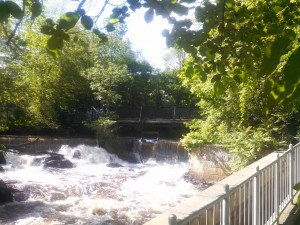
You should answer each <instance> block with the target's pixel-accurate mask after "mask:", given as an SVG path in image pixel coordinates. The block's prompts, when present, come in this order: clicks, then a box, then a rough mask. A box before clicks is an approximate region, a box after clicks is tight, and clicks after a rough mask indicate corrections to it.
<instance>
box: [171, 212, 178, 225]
mask: <svg viewBox="0 0 300 225" xmlns="http://www.w3.org/2000/svg"><path fill="white" fill-rule="evenodd" d="M169 225H177V216H176V215H174V214H171V215H170V216H169Z"/></svg>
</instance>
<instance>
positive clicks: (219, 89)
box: [214, 81, 226, 97]
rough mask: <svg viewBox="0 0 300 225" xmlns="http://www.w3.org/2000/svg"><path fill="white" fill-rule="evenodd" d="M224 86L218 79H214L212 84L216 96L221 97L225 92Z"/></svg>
mask: <svg viewBox="0 0 300 225" xmlns="http://www.w3.org/2000/svg"><path fill="white" fill-rule="evenodd" d="M225 90H226V88H225V86H224V84H222V83H221V82H220V81H216V82H215V84H214V94H215V95H216V96H217V97H221V96H222V95H223V94H224V93H225Z"/></svg>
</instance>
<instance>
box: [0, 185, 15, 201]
mask: <svg viewBox="0 0 300 225" xmlns="http://www.w3.org/2000/svg"><path fill="white" fill-rule="evenodd" d="M13 193H14V189H13V188H11V187H8V186H7V184H6V183H5V182H4V181H3V180H0V205H2V204H5V203H8V202H13V200H14V198H13Z"/></svg>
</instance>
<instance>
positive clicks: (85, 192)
mask: <svg viewBox="0 0 300 225" xmlns="http://www.w3.org/2000/svg"><path fill="white" fill-rule="evenodd" d="M75 151H79V152H80V158H79V159H74V158H72V156H73V154H74V152H75ZM59 153H61V154H64V155H65V157H66V158H69V159H70V160H71V161H72V162H73V163H75V165H76V166H75V168H72V169H53V168H43V166H42V164H41V163H40V162H41V161H42V160H43V159H44V158H45V157H46V156H38V157H33V156H20V155H9V156H8V157H7V159H8V160H7V161H8V165H7V166H5V169H6V172H5V173H3V174H1V178H0V179H3V180H5V181H8V180H10V181H15V182H16V183H15V187H16V188H18V189H19V190H23V194H24V195H26V196H27V198H26V201H23V202H14V203H10V204H6V205H4V206H1V207H0V223H1V224H2V223H4V224H18V225H19V224H20V225H21V224H109V223H108V222H107V221H116V222H119V223H118V224H126V225H127V224H128V225H130V224H132V225H139V224H143V223H144V222H146V221H148V220H149V219H151V218H153V217H155V216H156V215H157V214H159V213H162V212H163V211H165V210H167V209H168V208H170V207H173V206H175V205H176V204H178V203H180V202H182V201H184V200H185V199H186V198H187V197H189V196H191V195H193V194H196V193H197V191H198V190H197V189H196V188H195V187H194V186H193V185H192V184H190V183H187V182H186V181H185V180H184V178H183V176H184V174H185V173H186V172H187V170H188V166H187V164H184V163H181V164H179V163H178V164H167V163H157V162H155V161H154V160H149V161H148V162H147V163H146V164H129V163H127V162H125V161H123V160H121V159H119V158H118V157H117V156H116V155H113V154H110V153H108V152H107V151H105V150H104V149H102V148H98V147H90V146H85V145H79V146H77V147H75V148H71V147H69V146H62V148H61V149H60V151H59ZM109 163H117V165H119V167H116V168H112V167H108V166H107V164H109ZM105 221H106V222H105Z"/></svg>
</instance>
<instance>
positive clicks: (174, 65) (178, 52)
mask: <svg viewBox="0 0 300 225" xmlns="http://www.w3.org/2000/svg"><path fill="white" fill-rule="evenodd" d="M186 56H187V55H186V53H185V52H184V51H183V50H182V49H174V48H172V49H170V50H169V52H167V53H166V54H165V55H164V56H163V59H164V64H165V66H166V68H167V69H168V70H173V71H179V70H180V69H181V68H182V67H183V65H184V62H185V60H186Z"/></svg>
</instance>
